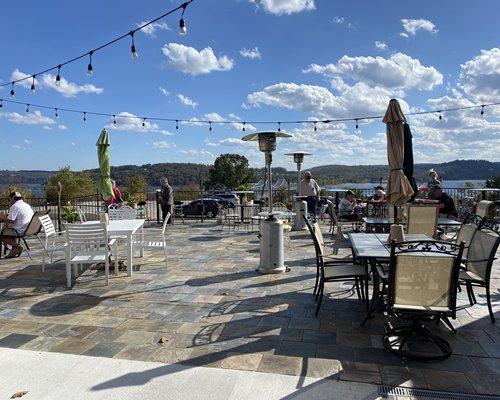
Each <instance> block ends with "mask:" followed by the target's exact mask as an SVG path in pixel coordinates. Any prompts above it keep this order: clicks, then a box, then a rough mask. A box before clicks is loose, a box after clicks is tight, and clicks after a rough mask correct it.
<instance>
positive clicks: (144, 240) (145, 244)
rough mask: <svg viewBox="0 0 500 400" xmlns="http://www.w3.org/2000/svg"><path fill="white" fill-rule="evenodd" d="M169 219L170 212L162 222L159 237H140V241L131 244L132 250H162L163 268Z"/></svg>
mask: <svg viewBox="0 0 500 400" xmlns="http://www.w3.org/2000/svg"><path fill="white" fill-rule="evenodd" d="M169 218H170V212H168V213H167V215H166V218H165V220H164V221H163V225H162V228H161V234H160V235H148V234H146V235H142V236H141V240H134V241H133V242H132V244H133V246H134V249H135V248H136V247H137V248H142V249H163V253H164V254H165V267H166V266H167V241H166V238H165V232H166V229H167V225H168V224H167V222H168V220H169Z"/></svg>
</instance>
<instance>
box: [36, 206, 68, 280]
mask: <svg viewBox="0 0 500 400" xmlns="http://www.w3.org/2000/svg"><path fill="white" fill-rule="evenodd" d="M40 222H41V224H42V227H43V233H39V234H38V235H37V236H38V240H40V243H41V244H42V247H43V250H42V255H43V260H42V272H44V271H45V257H46V256H48V255H49V254H50V263H51V264H53V262H54V253H55V252H58V251H59V252H64V251H66V243H63V242H57V233H56V228H55V226H54V224H53V223H52V219H51V218H50V216H49V215H42V216H41V217H40Z"/></svg>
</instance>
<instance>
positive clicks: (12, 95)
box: [10, 82, 16, 100]
mask: <svg viewBox="0 0 500 400" xmlns="http://www.w3.org/2000/svg"><path fill="white" fill-rule="evenodd" d="M14 97H16V93H15V92H14V82H12V86H11V88H10V99H11V100H14Z"/></svg>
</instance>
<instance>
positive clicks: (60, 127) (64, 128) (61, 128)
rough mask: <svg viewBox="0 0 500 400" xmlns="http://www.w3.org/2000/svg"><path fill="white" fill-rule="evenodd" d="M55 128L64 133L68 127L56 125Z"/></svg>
mask: <svg viewBox="0 0 500 400" xmlns="http://www.w3.org/2000/svg"><path fill="white" fill-rule="evenodd" d="M57 128H58V129H60V130H62V131H65V130H67V129H68V127H67V126H66V125H62V124H61V125H57Z"/></svg>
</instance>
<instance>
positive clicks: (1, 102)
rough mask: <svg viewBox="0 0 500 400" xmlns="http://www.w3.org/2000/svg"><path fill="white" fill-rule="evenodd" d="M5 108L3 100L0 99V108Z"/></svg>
mask: <svg viewBox="0 0 500 400" xmlns="http://www.w3.org/2000/svg"><path fill="white" fill-rule="evenodd" d="M2 107H3V99H0V108H2Z"/></svg>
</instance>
